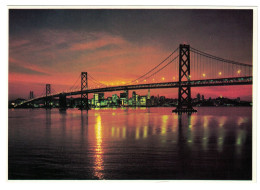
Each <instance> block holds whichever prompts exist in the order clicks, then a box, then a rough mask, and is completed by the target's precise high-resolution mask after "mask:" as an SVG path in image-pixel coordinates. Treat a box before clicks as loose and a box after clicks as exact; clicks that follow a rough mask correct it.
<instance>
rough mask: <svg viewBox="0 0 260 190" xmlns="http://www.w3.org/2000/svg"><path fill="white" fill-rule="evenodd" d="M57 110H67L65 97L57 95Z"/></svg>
mask: <svg viewBox="0 0 260 190" xmlns="http://www.w3.org/2000/svg"><path fill="white" fill-rule="evenodd" d="M59 108H60V110H66V109H67V101H66V95H65V94H60V95H59Z"/></svg>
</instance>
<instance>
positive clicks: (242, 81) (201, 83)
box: [22, 77, 253, 104]
mask: <svg viewBox="0 0 260 190" xmlns="http://www.w3.org/2000/svg"><path fill="white" fill-rule="evenodd" d="M252 80H253V78H252V77H235V78H220V79H205V80H191V81H182V82H181V83H180V82H179V81H176V82H163V83H150V84H136V85H124V86H113V87H105V88H95V89H88V90H84V91H81V90H78V91H71V92H61V93H55V94H49V95H47V96H40V97H37V98H34V99H30V100H28V101H25V102H23V103H22V104H27V103H31V102H34V101H38V100H41V99H45V98H52V97H59V96H60V95H63V96H74V95H80V94H82V93H88V94H90V93H99V92H113V91H124V90H128V91H129V90H143V89H159V88H179V86H180V84H181V86H184V87H188V86H190V87H206V86H227V85H250V84H252V83H253V82H252Z"/></svg>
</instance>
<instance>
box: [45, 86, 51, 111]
mask: <svg viewBox="0 0 260 190" xmlns="http://www.w3.org/2000/svg"><path fill="white" fill-rule="evenodd" d="M50 94H51V85H50V84H46V97H45V107H46V108H50V107H51V97H48V95H50Z"/></svg>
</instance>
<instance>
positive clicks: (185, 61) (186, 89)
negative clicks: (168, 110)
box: [172, 44, 197, 114]
mask: <svg viewBox="0 0 260 190" xmlns="http://www.w3.org/2000/svg"><path fill="white" fill-rule="evenodd" d="M182 81H188V84H187V85H185V86H183V85H182ZM189 81H190V46H189V45H185V44H180V47H179V91H178V92H179V93H178V106H177V108H176V109H175V110H173V111H172V112H175V113H178V114H182V113H193V112H197V110H195V109H193V108H192V105H191V87H190V85H189Z"/></svg>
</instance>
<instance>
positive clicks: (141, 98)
mask: <svg viewBox="0 0 260 190" xmlns="http://www.w3.org/2000/svg"><path fill="white" fill-rule="evenodd" d="M140 105H141V106H146V96H140Z"/></svg>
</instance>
